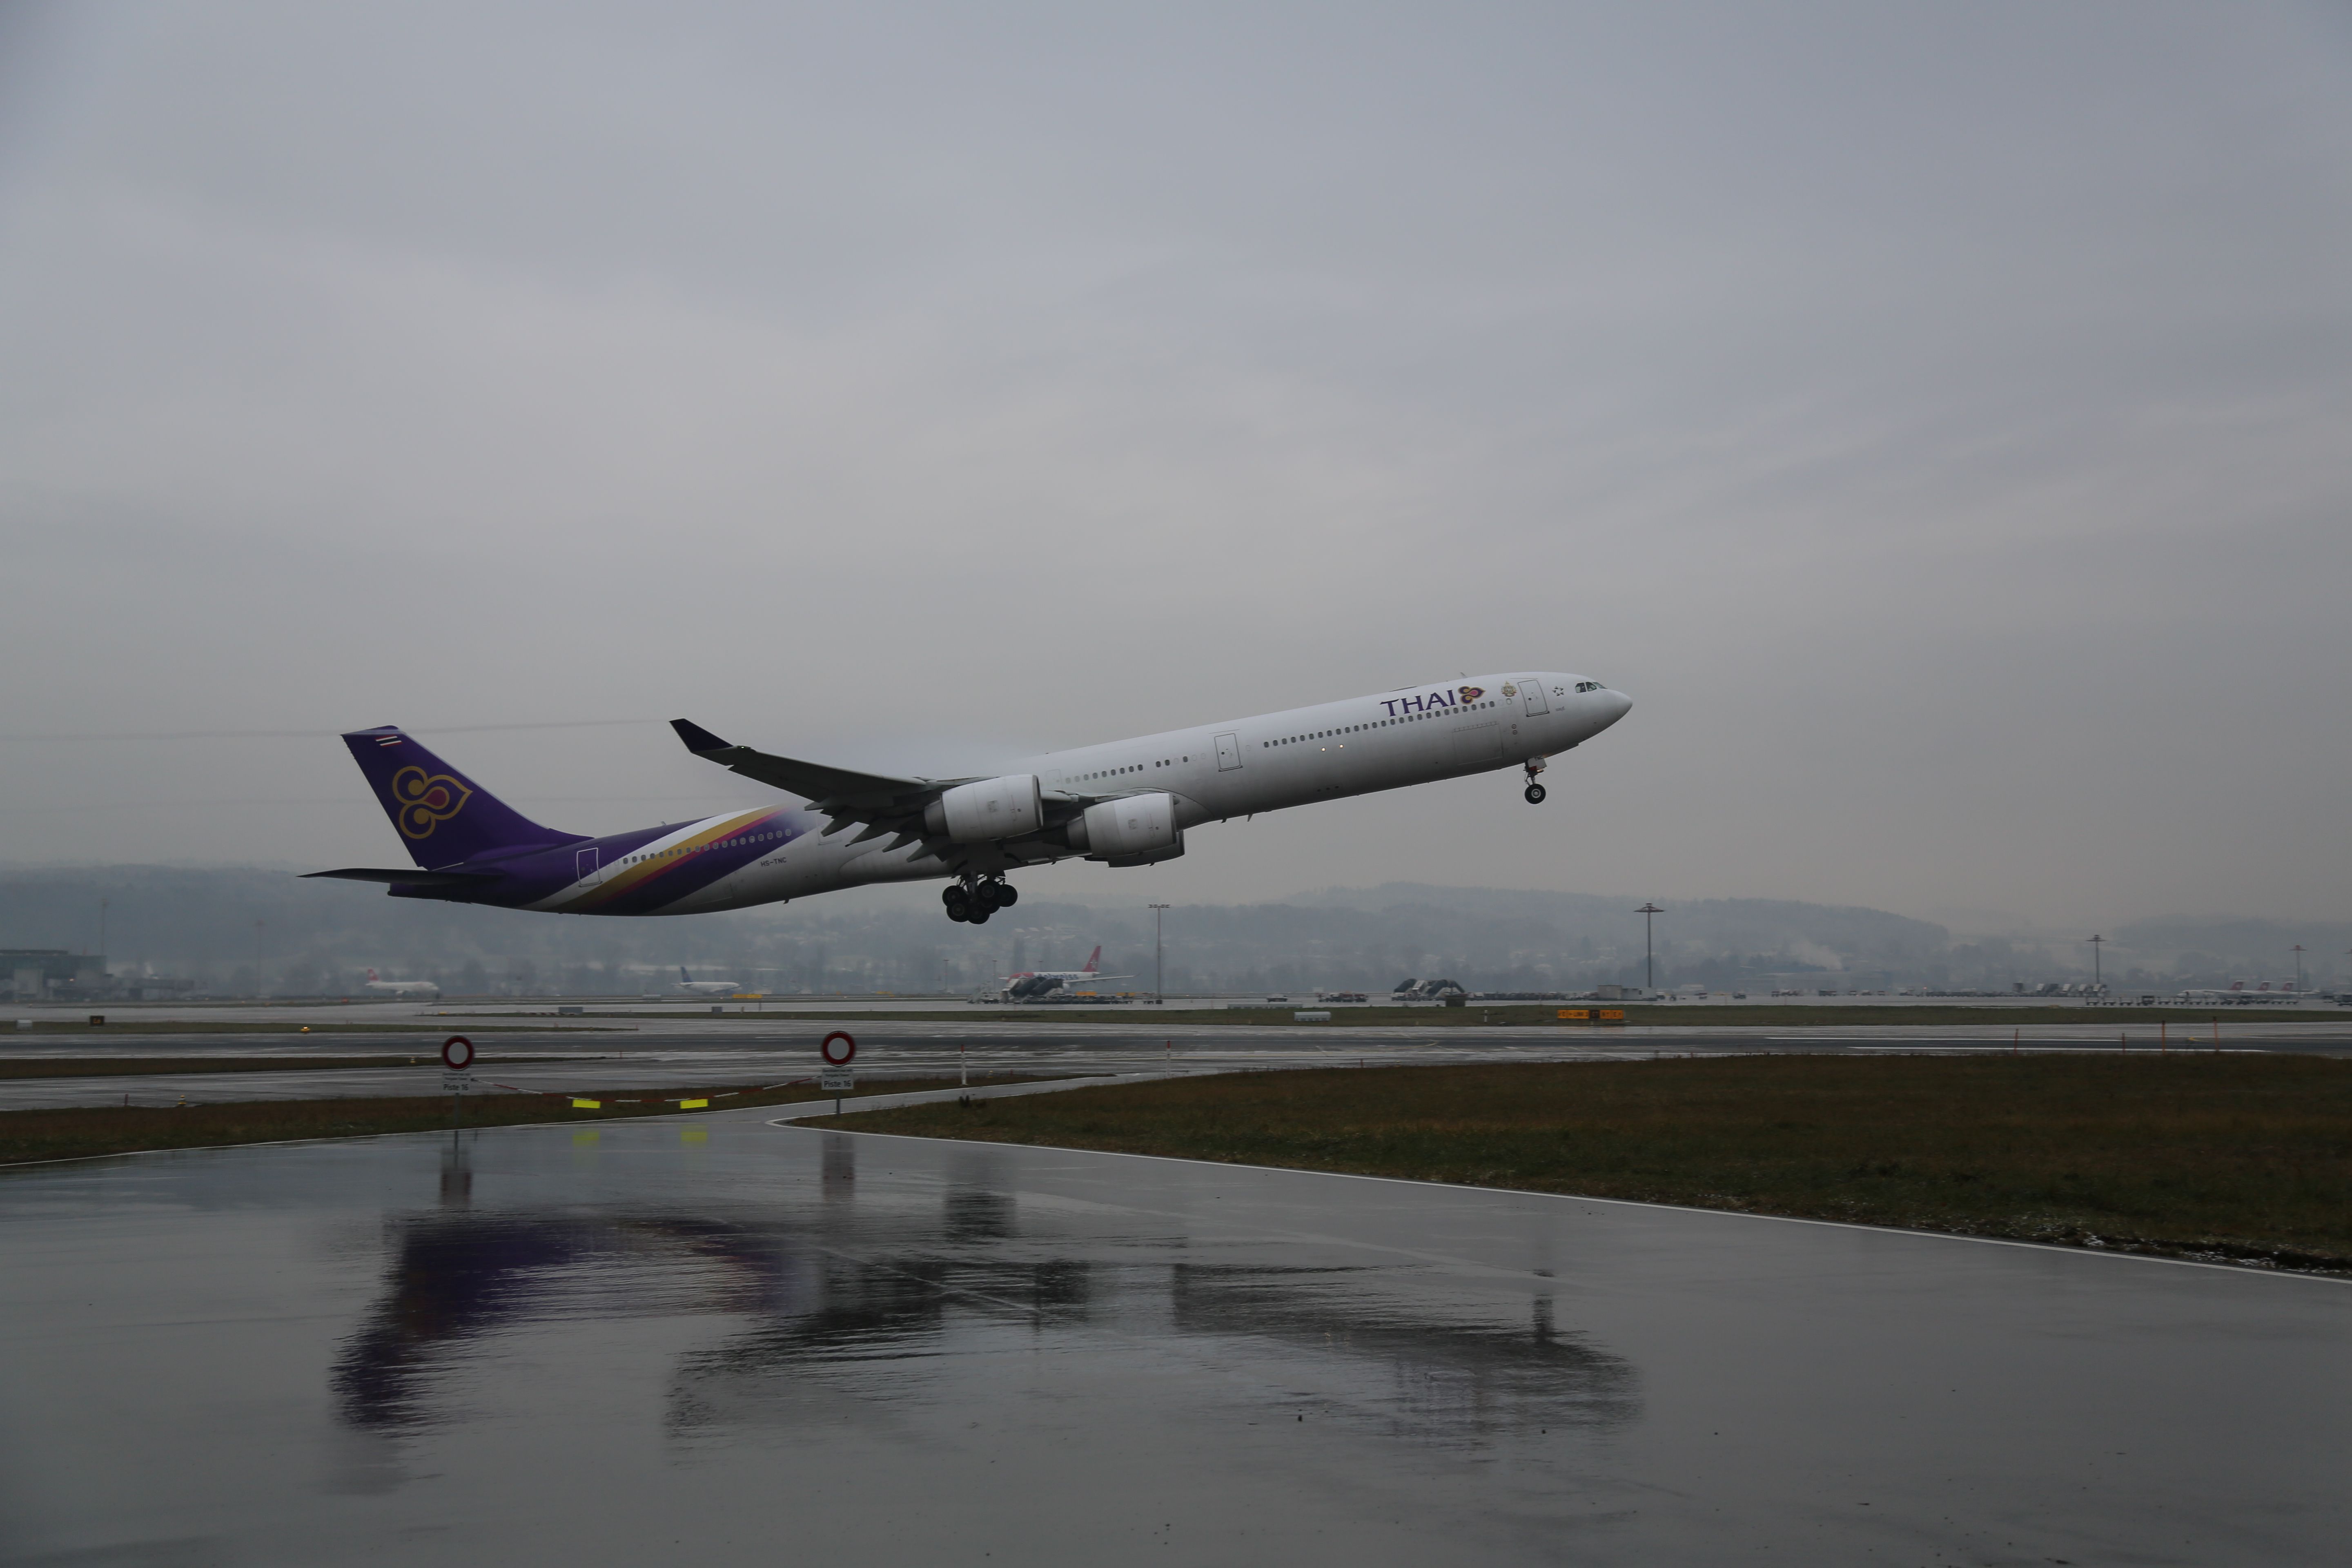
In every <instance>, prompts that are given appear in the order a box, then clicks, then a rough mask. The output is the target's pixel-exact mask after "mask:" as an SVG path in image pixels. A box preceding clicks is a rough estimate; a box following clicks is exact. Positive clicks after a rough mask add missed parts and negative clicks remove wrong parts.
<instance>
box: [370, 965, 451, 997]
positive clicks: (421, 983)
mask: <svg viewBox="0 0 2352 1568" xmlns="http://www.w3.org/2000/svg"><path fill="white" fill-rule="evenodd" d="M367 988H368V989H369V990H371V991H381V992H383V993H385V994H388V995H393V996H438V995H440V994H441V987H439V986H438V985H436V984H434V983H433V982H431V981H430V980H379V979H377V978H376V973H375V971H374V970H373V969H371V970H369V971H368V977H367Z"/></svg>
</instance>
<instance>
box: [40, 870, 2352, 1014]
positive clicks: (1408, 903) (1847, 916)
mask: <svg viewBox="0 0 2352 1568" xmlns="http://www.w3.org/2000/svg"><path fill="white" fill-rule="evenodd" d="M1151 891H1152V889H1150V886H1149V885H1148V884H1145V883H1139V884H1138V885H1137V888H1136V901H1135V902H1134V903H1132V904H1122V905H1118V906H1101V905H1096V906H1089V905H1087V904H1081V903H1076V902H1050V901H1046V900H1033V901H1028V902H1024V903H1023V904H1021V905H1019V906H1017V907H1016V908H1014V909H1013V910H1006V911H1004V912H1003V913H1001V914H999V915H998V916H997V917H996V918H995V920H993V921H991V922H990V923H989V924H988V925H987V926H986V927H984V928H977V929H976V928H973V927H971V926H964V925H957V924H954V923H951V922H950V921H947V920H946V919H945V918H943V917H942V916H941V914H940V910H939V906H938V902H937V895H936V892H935V890H934V889H930V888H929V887H911V888H887V889H859V890H856V891H853V892H847V893H841V894H835V895H831V896H828V897H826V898H824V899H819V900H810V901H807V902H804V903H798V904H793V905H787V906H779V907H772V908H767V909H759V910H741V911H738V912H735V913H730V914H719V915H698V916H686V917H674V918H667V919H645V920H620V919H585V918H578V917H565V916H558V915H541V914H528V913H522V912H519V911H514V910H493V909H480V908H474V907H470V906H467V905H458V904H439V903H429V902H425V901H421V900H404V899H392V898H387V897H384V896H383V895H381V894H378V893H376V892H374V891H373V889H362V888H357V887H353V886H352V885H350V884H345V883H331V882H313V881H304V880H302V879H299V878H298V877H296V876H294V875H293V874H291V873H290V872H289V871H288V870H285V869H281V868H268V867H228V868H173V867H139V866H121V867H104V868H44V869H35V868H20V869H15V870H10V871H5V872H0V946H7V947H50V948H56V947H63V948H71V949H74V950H77V951H83V952H89V951H96V950H98V949H99V948H100V942H101V940H102V941H103V943H104V951H105V952H107V954H108V956H109V959H110V970H111V972H112V973H115V974H116V975H118V976H121V977H124V978H126V979H130V978H132V977H139V976H171V977H177V978H178V979H180V980H181V981H184V982H185V983H188V984H189V985H190V987H191V988H192V989H193V990H194V991H197V992H201V993H208V994H216V995H249V994H257V993H266V994H278V995H316V994H328V995H336V994H350V993H352V992H355V991H357V990H358V988H359V985H360V984H361V980H362V973H363V972H364V971H365V970H366V969H368V968H371V967H373V968H375V969H378V970H381V971H382V972H383V973H384V974H386V975H387V976H398V977H403V978H427V979H433V980H436V981H438V982H440V983H441V984H442V985H443V987H444V988H445V989H446V990H448V991H449V992H451V993H452V994H522V995H530V994H551V993H556V992H561V993H564V994H637V993H641V992H646V991H657V990H662V989H665V988H667V985H668V984H669V983H670V982H671V981H674V980H675V979H676V978H677V971H676V966H677V965H679V964H686V965H688V966H690V967H691V968H693V969H694V971H695V972H696V973H697V974H698V976H711V977H728V978H733V979H736V980H738V981H740V982H742V983H743V984H746V985H748V986H751V987H752V988H755V989H761V990H766V991H772V992H779V993H791V992H798V991H803V990H805V991H817V992H824V991H844V990H846V991H896V992H917V991H934V992H935V991H939V990H942V989H950V990H969V989H971V988H974V987H977V986H980V985H982V984H988V983H990V982H992V980H993V979H994V978H995V977H997V976H999V975H1002V974H1003V973H1008V972H1009V971H1013V970H1020V969H1027V968H1037V967H1049V968H1075V967H1076V966H1077V965H1078V964H1079V963H1082V962H1083V961H1084V960H1085V957H1086V955H1087V951H1088V950H1089V949H1091V948H1092V947H1093V946H1095V945H1096V944H1097V943H1100V944H1101V945H1102V947H1103V969H1104V972H1105V973H1108V974H1120V975H1126V976H1129V977H1130V978H1129V980H1127V981H1125V982H1122V983H1119V984H1112V985H1107V986H1106V987H1105V988H1106V989H1108V990H1119V989H1135V990H1147V989H1149V988H1150V985H1151V983H1152V918H1151V914H1150V910H1148V909H1146V908H1145V907H1144V904H1145V903H1146V901H1147V900H1149V899H1150V895H1151ZM1642 901H1643V900H1642V899H1641V898H1640V897H1638V896H1632V895H1610V896H1602V895H1597V894H1591V893H1569V892H1531V891H1513V890H1507V889H1486V888H1448V887H1436V886H1430V885H1425V884H1420V883H1406V882H1391V883H1384V884H1381V885H1379V886H1376V887H1370V888H1326V889H1318V890H1316V891H1313V892H1307V893H1301V894H1298V895H1296V896H1294V897H1292V898H1289V899H1286V900H1279V901H1276V902H1271V903H1259V904H1231V905H1225V904H1178V905H1177V906H1175V907H1174V908H1171V909H1170V910H1167V912H1166V915H1165V917H1164V932H1165V963H1166V984H1167V988H1168V989H1169V990H1170V991H1171V992H1172V993H1179V994H1182V993H1196V994H1215V993H1227V994H1251V993H1256V992H1260V991H1284V992H1306V991H1311V990H1314V989H1316V988H1318V987H1320V988H1326V989H1333V990H1339V989H1346V990H1363V991H1386V990H1388V989H1389V988H1390V987H1391V986H1392V985H1394V984H1396V983H1397V982H1398V981H1400V980H1402V979H1405V978H1407V977H1413V978H1429V977H1431V976H1433V975H1445V976H1448V977H1451V978H1454V979H1456V980H1459V981H1461V982H1462V983H1463V984H1465V985H1467V986H1470V987H1471V988H1472V989H1474V990H1481V991H1550V990H1582V989H1586V988H1588V987H1590V986H1592V985H1594V984H1604V983H1628V982H1630V983H1638V982H1639V981H1640V980H1641V979H1642V977H1643V975H1642V967H1643V931H1642V918H1641V916H1640V915H1638V914H1636V913H1634V912H1633V910H1635V908H1636V907H1637V906H1638V905H1639V904H1640V903H1641V902H1642ZM101 922H102V924H103V937H102V938H101ZM2084 934H2087V933H2084ZM2106 934H2108V935H2109V936H2110V937H2112V939H2113V940H2112V941H2111V942H2109V943H2108V944H2107V947H2106V952H2105V974H2106V976H2107V978H2108V979H2109V980H2110V982H2112V983H2115V984H2118V985H2140V984H2147V985H2162V986H2178V985H2184V984H2227V983H2228V981H2230V980H2231V979H2235V978H2270V979H2280V978H2284V977H2287V976H2290V975H2292V973H2293V972H2294V970H2293V955H2292V953H2291V952H2289V949H2290V947H2291V946H2292V944H2294V943H2295V942H2301V943H2303V944H2304V946H2305V948H2306V949H2307V950H2308V951H2307V952H2306V953H2305V963H2306V965H2307V967H2308V972H2309V973H2310V975H2311V977H2312V978H2313V980H2314V981H2315V982H2322V981H2328V980H2331V979H2335V978H2337V977H2339V976H2341V975H2342V974H2343V973H2345V956H2344V955H2345V950H2346V949H2347V947H2352V924H2343V923H2336V924H2315V925H2311V926H2290V925H2285V924H2282V923H2277V922H2271V921H2251V920H2242V919H2209V920H2197V919H2188V918H2180V919H2170V920H2159V921H2139V922H2137V923H2134V924H2130V925H2126V926H2123V927H2119V928H2117V929H2116V931H2112V932H2109V933H2106ZM1656 941H1657V966H1658V973H1657V980H1658V984H1660V985H1662V986H1679V985H1685V984H1705V985H1706V986H1708V987H1710V988H1713V989H1718V990H1730V989H1748V990H1757V989H1769V988H1770V987H1773V986H1776V985H1790V986H1805V987H1808V988H1816V987H1818V988H1829V987H1835V988H1838V989H1864V990H1868V989H1877V988H1883V987H1888V986H1903V985H1927V986H1933V987H1938V988H1983V989H1990V990H2004V991H2005V990H2008V989H2009V988H2010V987H2011V985H2012V984H2015V983H2017V982H2025V983H2027V984H2038V983H2042V982H2046V981H2066V980H2075V979H2081V978H2084V977H2086V976H2087V975H2088V973H2089V972H2090V957H2089V951H2088V948H2087V947H2086V946H2085V945H2084V943H2083V942H2080V941H2079V940H2078V939H2077V938H2076V937H2075V936H2074V934H2073V933H2068V934H2066V935H2064V936H2058V937H2053V936H2051V935H2049V934H2048V933H2031V932H2015V933H2009V934H2004V935H1995V936H1982V935H1974V936H1956V935H1955V934H1954V933H1953V932H1951V931H1948V930H1947V929H1946V928H1945V927H1943V926H1940V925H1937V924H1933V923H1931V922H1928V921H1919V920H1912V919H1909V918H1906V917H1905V916H1902V915H1898V914H1892V913H1889V912H1887V911H1885V910H1872V909H1859V908H1850V907H1840V906H1832V905H1824V904H1811V903H1801V902H1795V901H1791V900H1770V899H1702V900H1691V901H1688V902H1682V901H1676V902H1673V903H1671V904H1670V905H1669V906H1668V907H1667V909H1666V910H1665V912H1664V913H1663V914H1661V915H1659V916H1658V917H1657V922H1656Z"/></svg>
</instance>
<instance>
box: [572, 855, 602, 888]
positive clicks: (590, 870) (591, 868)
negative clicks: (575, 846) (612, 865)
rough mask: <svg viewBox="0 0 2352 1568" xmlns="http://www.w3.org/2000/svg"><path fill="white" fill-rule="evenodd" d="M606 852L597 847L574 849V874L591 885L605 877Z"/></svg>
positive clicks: (576, 877)
mask: <svg viewBox="0 0 2352 1568" xmlns="http://www.w3.org/2000/svg"><path fill="white" fill-rule="evenodd" d="M603 861H604V852H603V851H602V850H597V849H581V850H577V851H574V852H573V854H572V876H573V877H574V878H575V879H578V880H580V881H583V882H585V883H587V884H588V885H589V886H590V887H592V888H593V887H594V886H595V885H596V884H597V883H599V882H601V881H603V880H604V865H603Z"/></svg>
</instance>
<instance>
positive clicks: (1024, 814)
mask: <svg viewBox="0 0 2352 1568" xmlns="http://www.w3.org/2000/svg"><path fill="white" fill-rule="evenodd" d="M923 826H924V827H925V828H926V829H928V830H929V831H930V832H932V833H944V834H946V835H947V836H948V837H950V838H952V839H954V840H955V841H956V842H957V843H959V844H985V843H988V842H989V841H990V840H992V839H997V838H1018V837H1021V836H1022V835H1023V834H1024V833H1034V832H1036V831H1037V830H1038V829H1039V828H1040V827H1043V826H1045V802H1044V801H1043V800H1042V799H1040V798H1039V796H1038V792H1037V775H1036V774H1035V773H1008V774H1006V775H1005V776H1004V777H1003V778H1001V779H982V780H981V781H980V782H979V783H978V784H958V785H956V787H955V788H953V789H951V790H949V791H948V792H946V793H945V794H944V795H940V798H939V799H937V800H935V801H933V802H932V803H931V804H930V805H928V806H926V807H924V808H923Z"/></svg>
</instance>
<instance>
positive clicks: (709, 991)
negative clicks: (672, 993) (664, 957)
mask: <svg viewBox="0 0 2352 1568" xmlns="http://www.w3.org/2000/svg"><path fill="white" fill-rule="evenodd" d="M677 989H678V990H680V991H683V992H686V993H687V994H688V995H692V996H732V995H733V994H735V989H736V987H735V982H733V981H732V980H697V979H696V978H695V977H694V976H693V975H691V974H688V973H687V972H686V965H685V964H683V963H681V964H679V965H678V966H677Z"/></svg>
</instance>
